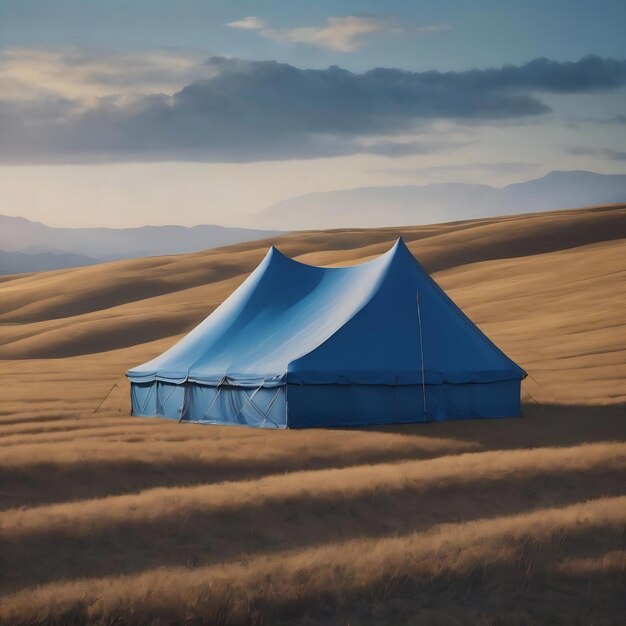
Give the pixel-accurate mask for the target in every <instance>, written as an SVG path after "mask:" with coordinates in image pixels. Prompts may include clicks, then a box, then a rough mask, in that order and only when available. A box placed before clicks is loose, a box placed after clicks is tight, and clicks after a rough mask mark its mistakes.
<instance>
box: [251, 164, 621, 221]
mask: <svg viewBox="0 0 626 626" xmlns="http://www.w3.org/2000/svg"><path fill="white" fill-rule="evenodd" d="M625 201H626V175H617V174H613V175H606V174H596V173H594V172H584V171H573V172H550V173H549V174H547V175H546V176H544V177H543V178H539V179H536V180H529V181H526V182H523V183H516V184H513V185H507V186H506V187H502V188H500V189H498V188H495V187H490V186H488V185H475V184H461V183H441V184H431V185H423V186H417V185H405V186H399V187H394V186H389V187H361V188H357V189H345V190H341V191H331V192H326V193H312V194H308V195H305V196H299V197H296V198H289V199H287V200H283V201H281V202H278V203H277V204H274V205H273V206H271V207H269V208H267V209H265V210H264V211H262V212H261V213H258V214H256V215H255V216H252V220H251V223H252V224H255V225H263V227H264V228H271V227H274V228H281V229H282V230H302V229H306V228H345V227H351V226H360V227H368V228H371V227H381V226H385V225H386V224H396V225H398V226H400V225H403V224H427V223H431V222H435V221H436V222H445V221H453V220H461V219H468V218H482V217H493V216H496V215H511V214H516V213H524V212H526V211H528V208H529V207H533V210H534V211H554V210H557V209H566V208H571V207H583V206H590V205H594V204H609V203H614V202H625Z"/></svg>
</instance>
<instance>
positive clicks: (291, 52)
mask: <svg viewBox="0 0 626 626" xmlns="http://www.w3.org/2000/svg"><path fill="white" fill-rule="evenodd" d="M624 24H626V3H624V2H623V1H622V0H620V1H617V0H596V1H595V2H593V3H592V2H588V0H567V1H565V0H543V1H541V2H540V1H536V0H499V1H495V0H483V1H482V2H481V3H480V4H478V3H476V2H471V1H470V0H419V1H415V0H411V1H408V0H405V1H398V0H385V1H384V2H382V1H380V0H378V1H371V0H370V1H360V0H333V1H332V2H331V1H326V0H316V1H315V2H311V1H310V0H307V1H304V0H281V1H275V0H263V1H246V0H238V1H233V0H228V1H227V0H223V1H222V0H210V1H207V0H176V2H174V1H173V0H170V1H169V2H165V1H164V0H55V2H50V1H49V0H27V1H24V0H0V189H2V194H1V195H0V214H5V215H20V216H23V217H26V218H28V219H32V220H37V221H42V222H44V223H47V224H50V225H53V226H112V227H125V226H139V225H143V224H183V225H193V224H199V223H219V224H225V225H246V219H247V216H249V215H250V214H253V213H256V212H258V211H261V210H263V209H265V208H267V207H268V206H270V205H271V204H273V203H274V202H277V201H280V200H283V199H285V198H288V197H292V196H297V195H301V194H306V193H311V192H315V191H331V190H335V189H347V188H353V187H360V186H372V185H407V184H416V185H421V184H428V183H434V182H474V183H482V184H490V185H494V186H502V185H505V184H509V183H512V182H518V181H521V180H527V179H530V178H536V177H540V176H542V175H544V174H546V173H547V172H549V171H551V170H554V169H559V170H570V169H585V170H591V171H596V172H602V173H625V172H626V38H625V37H624V36H623V28H624Z"/></svg>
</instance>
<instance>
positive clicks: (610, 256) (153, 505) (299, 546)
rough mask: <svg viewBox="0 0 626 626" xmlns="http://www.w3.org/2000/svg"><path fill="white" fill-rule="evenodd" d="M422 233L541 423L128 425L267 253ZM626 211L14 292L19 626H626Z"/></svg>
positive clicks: (253, 252)
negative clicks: (137, 384) (140, 400)
mask: <svg viewBox="0 0 626 626" xmlns="http://www.w3.org/2000/svg"><path fill="white" fill-rule="evenodd" d="M399 235H402V236H403V237H404V239H405V241H406V243H407V245H408V247H409V248H410V250H411V251H412V252H413V253H414V254H415V255H416V257H417V258H418V259H419V260H420V261H421V262H422V263H423V265H424V266H425V267H426V268H427V269H428V270H429V271H430V272H432V273H433V276H434V278H435V279H436V280H437V281H438V282H439V283H440V284H441V285H442V287H444V288H445V290H446V291H447V292H448V293H449V294H450V295H451V297H452V298H453V299H454V300H455V301H456V302H457V303H458V304H459V305H460V306H461V307H462V308H463V309H464V311H465V312H466V313H467V314H468V315H469V316H470V317H471V318H472V319H473V320H474V321H475V322H476V323H477V324H478V325H479V326H480V327H481V328H482V329H483V330H484V331H485V332H486V333H487V334H488V335H489V336H490V337H491V338H492V339H493V340H494V341H495V342H496V343H497V344H498V345H499V346H500V347H502V348H503V349H504V351H505V352H507V354H509V355H510V356H511V357H512V358H513V359H515V360H516V361H517V362H518V363H520V365H522V366H523V367H524V369H526V370H527V371H528V372H529V378H528V379H527V380H526V381H524V385H523V402H524V409H523V411H524V416H523V417H522V418H519V419H501V420H465V421H460V422H447V423H432V424H416V425H405V426H399V427H384V428H369V429H355V430H301V431H297V430H287V431H263V430H254V429H248V428H236V427H224V426H222V427H218V426H213V427H209V426H200V425H194V424H178V423H173V422H171V421H166V420H160V419H150V418H136V417H131V416H130V415H129V414H128V411H129V400H128V383H127V381H126V380H125V378H124V376H123V372H124V371H125V370H126V369H127V368H129V367H130V366H132V365H135V364H138V363H141V362H144V361H146V360H147V359H149V358H151V357H152V356H155V355H157V354H159V353H160V352H161V351H163V350H164V349H165V348H166V347H168V346H170V345H172V343H173V342H174V341H175V340H176V338H178V337H180V336H181V335H182V334H183V333H185V332H187V331H188V330H190V329H191V328H192V327H193V326H194V325H195V324H197V323H198V322H199V321H200V320H202V319H203V318H204V317H205V316H206V315H207V314H208V313H209V312H210V311H211V310H213V309H214V308H215V307H216V306H217V305H218V304H219V303H220V302H221V301H222V300H223V299H224V298H225V297H227V295H228V294H230V293H231V292H232V290H233V289H234V288H235V287H236V286H237V285H239V284H240V283H241V282H242V281H243V280H244V278H245V277H246V275H247V274H248V273H249V272H250V271H251V270H252V269H253V268H254V267H255V266H256V264H257V263H258V262H259V261H260V259H261V258H262V257H263V255H264V254H265V252H266V249H267V247H268V246H269V245H270V243H275V244H276V245H277V246H278V247H279V249H280V250H281V251H283V252H284V253H285V254H287V255H290V256H292V257H294V258H296V259H298V260H300V261H302V262H305V263H314V264H321V265H338V264H351V263H358V262H362V261H365V260H368V259H370V258H372V257H373V256H375V255H378V254H380V253H381V252H384V251H385V250H387V249H389V247H391V245H392V243H393V241H394V239H395V238H396V237H397V236H399ZM625 243H626V205H625V204H616V205H613V206H604V207H595V208H588V209H581V210H575V211H558V212H544V213H535V214H527V215H516V216H508V217H500V218H493V219H491V218H489V219H481V220H466V221H462V222H455V223H446V224H436V225H428V226H410V227H406V228H381V229H369V230H368V229H346V230H334V231H326V232H319V231H310V232H302V233H292V234H289V235H282V236H279V237H274V238H271V239H266V240H261V241H251V242H246V243H241V244H237V245H233V246H229V247H225V248H221V249H218V250H206V251H203V252H197V253H193V254H186V255H179V256H162V257H151V258H143V259H134V260H122V261H115V262H111V263H105V264H100V265H94V266H91V267H81V268H76V269H63V270H57V271H51V272H45V273H35V274H30V275H23V276H5V277H1V278H0V391H1V393H0V449H1V453H0V484H1V485H2V487H1V488H0V528H1V529H2V532H1V534H0V542H1V545H0V554H1V555H2V556H1V561H0V563H1V567H0V574H1V576H0V623H6V624H29V625H32V624H44V623H45V624H67V623H72V624H80V623H91V624H94V623H95V624H113V623H124V624H143V623H150V622H155V623H161V624H175V623H197V624H203V623H207V624H208V623H210V624H268V623H270V624H294V623H300V624H329V623H331V624H346V623H351V624H380V623H385V624H391V623H393V624H402V623H406V624H409V623H410V624H433V623H435V624H450V625H452V624H460V623H474V624H493V625H495V624H498V623H513V624H517V623H519V624H528V623H554V624H557V623H558V624H560V623H562V624H572V623H581V624H582V623H585V624H589V623H594V624H618V623H620V620H621V619H622V617H623V614H624V598H623V575H624V562H625V558H624V557H625V554H624V547H623V529H624V527H625V525H626V490H625V487H624V480H623V476H624V471H625V470H626V441H625V438H626V437H625V435H626V432H625V430H624V408H625V406H626V384H625V382H626V328H625V326H626V320H625V318H624V314H623V302H624V298H625V296H626V293H625V285H626V281H625V280H624V279H625V278H626V257H625V256H624V245H625Z"/></svg>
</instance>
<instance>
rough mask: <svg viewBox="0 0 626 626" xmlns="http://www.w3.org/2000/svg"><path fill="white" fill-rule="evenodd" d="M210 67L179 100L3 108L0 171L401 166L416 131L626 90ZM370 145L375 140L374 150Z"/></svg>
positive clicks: (614, 68) (522, 71)
mask: <svg viewBox="0 0 626 626" xmlns="http://www.w3.org/2000/svg"><path fill="white" fill-rule="evenodd" d="M207 65H208V67H207V72H210V74H211V75H212V78H210V79H207V80H201V81H197V82H194V83H192V84H190V85H188V86H187V87H185V88H184V89H182V90H181V91H179V92H178V93H175V94H174V95H173V96H167V95H163V94H157V95H152V96H140V97H138V98H136V99H135V100H133V101H132V102H128V101H125V100H119V101H117V100H115V99H111V98H108V99H102V100H100V101H99V103H98V104H97V105H96V106H92V107H91V108H88V109H87V110H80V111H77V110H76V109H75V108H74V107H72V106H70V105H69V104H67V103H63V105H62V106H60V105H58V104H56V105H55V106H50V107H48V106H47V105H46V103H40V104H39V105H37V106H32V107H31V109H30V110H25V109H23V108H22V107H23V104H18V103H9V102H5V103H4V106H3V107H1V108H0V129H2V130H3V135H4V137H3V141H2V144H1V147H0V159H2V160H3V161H5V162H7V161H31V162H33V161H39V162H49V161H65V162H67V161H71V162H77V161H78V162H80V161H94V160H105V161H128V160H143V161H150V160H201V161H231V162H232V161H235V162H236V161H241V162H245V161H255V160H265V159H290V158H312V157H319V156H333V155H342V154H355V153H363V152H365V153H368V152H369V153H374V154H387V155H390V156H394V155H395V156H397V155H401V154H412V153H416V152H420V151H421V152H423V150H424V146H423V145H422V144H415V143H404V142H402V141H398V142H396V141H393V140H391V141H390V140H389V138H390V137H391V138H394V137H398V138H399V139H401V138H402V137H403V136H405V135H406V134H408V133H411V132H413V131H414V130H415V128H416V127H417V126H418V125H419V124H420V123H424V122H428V121H433V120H436V119H450V120H459V121H471V120H475V121H497V120H516V119H520V118H524V117H528V116H537V115H540V114H542V113H546V112H548V111H550V108H549V107H548V106H547V105H546V104H544V103H543V102H542V101H541V99H540V98H539V96H538V95H537V94H539V93H541V92H553V93H560V94H564V93H588V92H593V91H600V90H604V91H607V90H613V89H616V88H618V87H621V86H623V85H624V84H625V83H626V61H616V60H612V59H602V58H599V57H591V56H590V57H584V58H583V59H581V60H580V61H577V62H568V63H562V62H557V61H549V60H547V59H537V60H534V61H531V62H530V63H527V64H525V65H522V66H505V67H502V68H498V69H487V70H469V71H464V72H439V71H428V72H408V71H403V70H398V69H385V68H378V69H373V70H370V71H368V72H365V73H363V74H353V73H351V72H349V71H347V70H344V69H341V68H339V67H330V68H328V69H324V70H303V69H298V68H295V67H292V66H290V65H286V64H281V63H276V62H273V61H241V60H237V59H225V58H214V59H211V60H210V61H209V62H208V63H207ZM49 108H50V109H51V110H48V109H49ZM7 128H8V132H7V131H6V129H7ZM33 129H35V131H33ZM375 138H380V140H379V141H378V142H373V143H372V140H373V139H375ZM383 138H384V139H383ZM364 140H365V143H364ZM368 146H369V147H368ZM444 147H445V145H444ZM432 149H433V150H436V149H438V148H437V147H436V146H432Z"/></svg>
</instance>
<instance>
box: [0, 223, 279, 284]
mask: <svg viewBox="0 0 626 626" xmlns="http://www.w3.org/2000/svg"><path fill="white" fill-rule="evenodd" d="M276 234H278V232H277V231H270V230H254V229H247V228H228V227H224V226H214V225H201V226H194V227H191V228H187V227H184V226H142V227H140V228H53V227H51V226H46V225H45V224H41V223H39V222H32V221H30V220H27V219H25V218H23V217H10V216H8V215H0V274H13V273H18V272H31V271H37V270H51V269H60V268H64V267H75V266H78V265H92V264H94V263H100V262H102V261H110V260H113V259H129V258H136V257H145V256H155V255H160V254H181V253H185V252H197V251H198V250H204V249H206V248H215V247H218V246H225V245H229V244H233V243H240V242H242V241H249V240H252V239H261V238H264V237H270V236H272V235H276Z"/></svg>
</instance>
